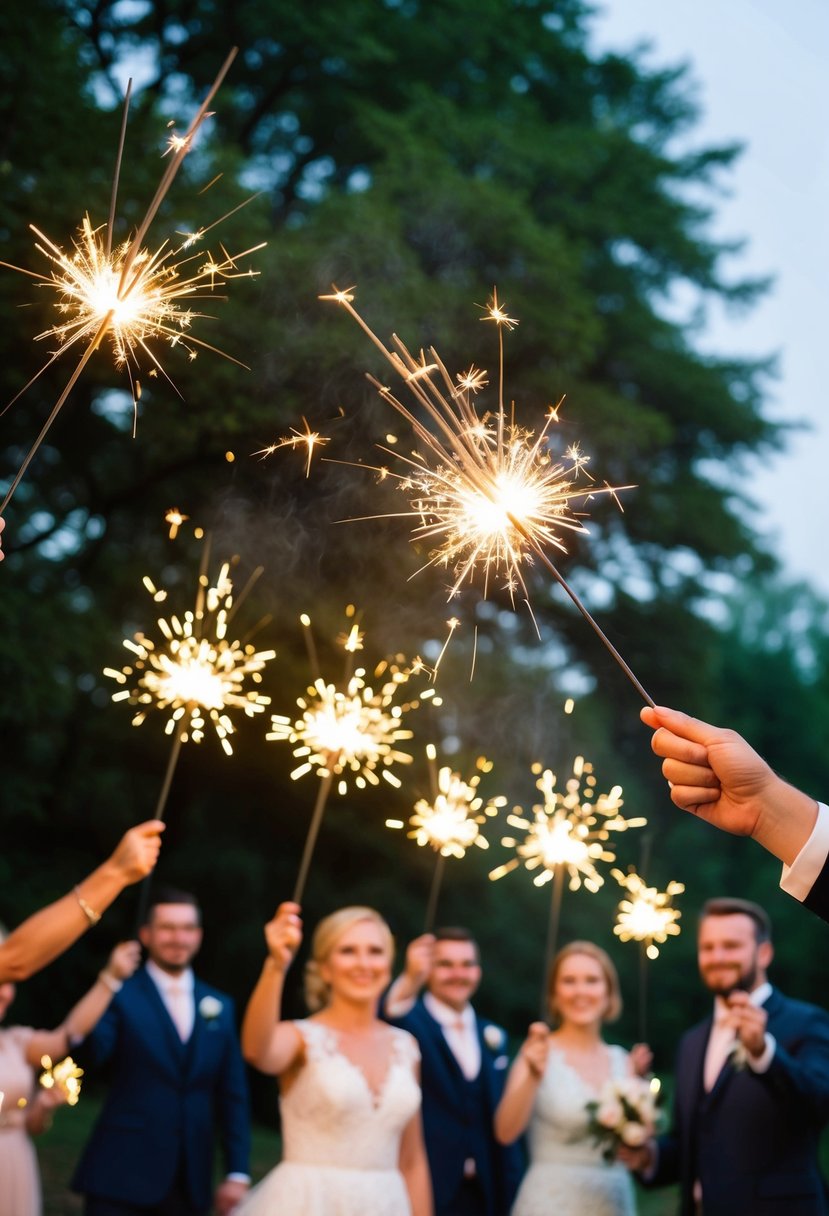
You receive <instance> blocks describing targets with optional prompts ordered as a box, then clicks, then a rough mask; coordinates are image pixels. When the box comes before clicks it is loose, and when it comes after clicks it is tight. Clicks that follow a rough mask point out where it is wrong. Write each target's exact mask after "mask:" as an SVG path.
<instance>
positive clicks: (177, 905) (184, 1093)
mask: <svg viewBox="0 0 829 1216" xmlns="http://www.w3.org/2000/svg"><path fill="white" fill-rule="evenodd" d="M139 937H140V939H141V943H142V945H143V946H144V947H145V949H146V951H147V956H148V957H147V963H146V966H144V967H143V968H141V969H140V970H139V971H138V972H136V974H135V975H134V976H133V977H132V978H131V979H129V980H127V981H126V982H125V983H124V985H123V987H122V988H121V990H120V991H118V992H117V993H116V995H115V997H114V999H113V1001H112V1003H111V1005H110V1007H109V1009H108V1011H107V1013H106V1014H105V1015H104V1017H103V1018H102V1019H101V1021H100V1022H99V1023H98V1025H97V1027H96V1028H95V1030H94V1031H93V1032H92V1034H91V1035H90V1036H89V1038H88V1039H87V1040H86V1042H85V1044H84V1046H83V1048H82V1049H81V1052H80V1053H78V1054H79V1056H80V1058H81V1059H82V1061H83V1062H84V1063H86V1062H87V1061H88V1062H89V1063H91V1064H108V1065H109V1067H110V1072H111V1081H110V1088H109V1093H108V1096H107V1098H106V1101H105V1103H104V1107H103V1110H102V1111H101V1114H100V1117H99V1119H98V1122H97V1123H96V1125H95V1128H94V1129H93V1132H92V1135H91V1137H90V1139H89V1142H88V1144H87V1146H86V1149H85V1151H84V1153H83V1155H82V1157H81V1160H80V1163H79V1165H78V1168H77V1170H76V1172H75V1177H74V1179H73V1182H72V1185H73V1188H74V1190H76V1191H78V1192H80V1193H81V1194H83V1195H85V1196H86V1212H87V1216H202V1213H206V1212H207V1211H208V1210H209V1209H210V1207H211V1203H215V1207H216V1210H217V1211H218V1212H219V1216H226V1214H227V1213H229V1212H230V1211H231V1210H232V1209H233V1208H234V1207H235V1205H236V1204H237V1203H238V1202H239V1200H240V1199H241V1198H242V1196H243V1195H244V1193H245V1191H246V1190H247V1187H248V1185H249V1182H250V1178H249V1176H248V1155H249V1150H250V1120H249V1113H248V1093H247V1080H246V1076H245V1068H244V1064H243V1061H242V1056H241V1052H240V1049H239V1042H238V1037H237V1032H236V1023H235V1019H234V1011H233V1002H232V1001H231V999H230V998H229V997H228V996H226V995H225V994H224V993H223V992H219V991H217V990H216V989H215V988H211V987H209V986H208V985H207V984H205V983H203V982H202V981H201V980H199V979H197V978H196V977H195V976H194V975H193V972H192V970H191V966H190V964H191V962H192V960H193V958H194V957H195V955H196V952H197V951H198V949H199V946H200V945H201V941H202V929H201V917H200V914H199V908H198V904H197V902H196V900H195V898H194V897H193V896H191V895H188V894H186V893H184V892H180V891H173V890H166V891H165V890H160V889H159V890H157V891H156V892H155V893H154V895H153V898H152V901H151V906H150V907H149V909H148V912H147V919H146V923H145V924H144V925H143V926H142V927H141V929H140V930H139ZM217 1125H218V1126H219V1127H220V1128H221V1137H222V1142H223V1148H224V1156H225V1164H226V1169H227V1175H226V1177H225V1179H224V1181H223V1182H222V1183H221V1184H220V1185H219V1187H218V1189H217V1191H216V1194H215V1196H214V1195H213V1193H212V1192H213V1147H214V1138H215V1129H216V1126H217Z"/></svg>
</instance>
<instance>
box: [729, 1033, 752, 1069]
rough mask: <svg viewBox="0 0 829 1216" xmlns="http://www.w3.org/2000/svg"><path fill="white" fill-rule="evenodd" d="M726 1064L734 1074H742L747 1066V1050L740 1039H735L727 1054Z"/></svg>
mask: <svg viewBox="0 0 829 1216" xmlns="http://www.w3.org/2000/svg"><path fill="white" fill-rule="evenodd" d="M728 1063H729V1064H730V1065H731V1067H732V1068H733V1069H734V1071H735V1072H742V1071H743V1069H744V1068H746V1067H747V1066H748V1048H747V1047H746V1045H745V1043H744V1042H743V1041H742V1039H735V1040H734V1042H733V1044H732V1046H731V1050H730V1051H729V1053H728Z"/></svg>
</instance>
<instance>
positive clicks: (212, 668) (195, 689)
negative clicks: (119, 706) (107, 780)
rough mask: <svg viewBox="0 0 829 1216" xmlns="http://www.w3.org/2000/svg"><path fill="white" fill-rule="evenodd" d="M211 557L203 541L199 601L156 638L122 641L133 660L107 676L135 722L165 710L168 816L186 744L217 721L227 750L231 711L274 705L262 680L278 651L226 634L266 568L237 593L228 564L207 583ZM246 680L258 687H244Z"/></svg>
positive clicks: (161, 623)
mask: <svg viewBox="0 0 829 1216" xmlns="http://www.w3.org/2000/svg"><path fill="white" fill-rule="evenodd" d="M209 555H210V545H209V543H207V542H206V543H205V546H204V549H203V554H202V564H201V569H200V571H199V578H198V588H197V592H196V602H195V605H194V607H193V608H192V609H189V610H188V611H186V612H184V613H183V614H177V613H172V614H170V615H169V616H166V617H159V618H158V622H157V624H158V629H159V633H160V637H158V638H157V639H156V640H155V641H154V640H153V639H152V638H150V637H148V636H147V635H146V634H145V633H137V634H135V636H134V638H125V639H124V646H125V647H126V648H127V650H129V651H130V652H131V654H132V655H133V656H134V657H133V659H132V660H131V662H130V663H129V664H127V665H126V666H125V667H122V668H121V669H120V670H119V669H116V668H112V667H107V668H105V669H104V675H106V676H109V677H110V678H111V679H113V680H115V681H116V682H117V683H118V684H119V685H121V688H120V689H119V691H118V692H115V693H113V696H112V699H113V701H126V702H127V703H128V704H130V705H133V706H135V714H134V715H133V719H132V724H133V726H140V725H141V724H142V723H143V722H144V721H145V720H146V718H147V716H148V714H150V713H151V712H152V711H153V710H158V711H160V712H161V713H166V714H167V715H168V717H167V723H166V726H165V733H166V734H168V735H172V736H173V740H174V742H173V751H172V753H171V757H170V762H169V764H168V768H167V775H166V777H165V780H164V784H163V787H162V792H161V796H160V798H159V803H158V806H157V807H156V818H160V817H161V815H162V814H163V809H164V804H165V802H166V800H167V794H168V792H169V788H170V782H171V781H172V775H173V770H174V768H175V764H176V761H177V759H178V753H179V750H180V747H181V745H182V743H185V742H188V741H192V742H193V743H201V741H202V739H203V738H204V736H205V732H206V731H207V730H208V729H209V728H210V727H212V728H213V731H214V732H215V734H216V736H217V737H218V739H219V742H220V743H221V746H222V748H223V749H224V751H225V752H226V753H227V755H230V754H231V753H232V751H233V748H232V745H231V743H230V738H229V736H230V735H232V734H233V733H234V731H235V727H234V724H233V721H232V719H231V717H230V713H231V711H233V710H240V711H241V712H243V713H244V714H245V715H246V716H247V717H253V716H254V715H256V714H260V713H262V712H264V710H265V707H266V706H268V705H269V704H270V697H267V696H264V695H263V693H262V692H261V691H260V690H259V688H258V687H257V686H258V685H259V684H260V683H261V681H262V670H263V668H264V666H265V664H266V663H267V662H268V661H269V660H270V659H272V658H274V657H275V653H276V652H275V651H273V650H256V648H255V647H254V646H253V645H252V643H251V642H250V641H249V640H248V638H245V637H237V638H234V637H233V635H232V634H231V633H230V632H229V630H230V627H231V624H232V622H233V620H234V617H235V615H236V612H237V611H238V609H239V607H240V606H241V604H242V603H243V602H244V599H245V597H246V596H247V594H248V592H249V591H250V589H251V587H252V586H253V584H254V582H255V581H256V579H257V578H258V577H259V575H260V574H261V573H262V567H259V568H258V569H257V570H255V571H254V573H253V575H252V576H251V578H250V579H249V581H248V583H247V584H246V586H245V587H244V588H243V590H242V592H241V594H240V595H239V596H238V597H234V594H233V582H232V580H231V578H230V562H224V563H223V564H222V566H221V568H220V570H219V573H218V576H217V578H216V580H215V583H213V585H210V582H209V579H208V576H207V565H208V561H209ZM144 586H145V587H146V588H147V590H148V591H149V593H150V595H151V596H152V597H153V600H154V602H155V603H162V602H163V601H164V600H165V599H166V598H167V592H166V591H164V590H159V589H158V588H157V587H156V586H155V584H154V583H153V581H152V580H151V579H150V578H148V577H145V578H144ZM260 623H263V622H260ZM247 681H250V683H251V684H253V685H254V687H252V688H248V687H246V682H247Z"/></svg>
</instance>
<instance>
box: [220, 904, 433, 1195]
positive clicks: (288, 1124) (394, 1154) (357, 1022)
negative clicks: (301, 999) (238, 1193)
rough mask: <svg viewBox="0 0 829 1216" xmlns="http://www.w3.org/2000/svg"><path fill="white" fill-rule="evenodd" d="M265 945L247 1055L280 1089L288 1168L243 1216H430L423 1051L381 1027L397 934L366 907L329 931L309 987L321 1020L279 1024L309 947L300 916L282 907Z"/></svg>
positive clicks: (344, 913) (267, 1182) (248, 1016)
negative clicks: (294, 970) (297, 958)
mask: <svg viewBox="0 0 829 1216" xmlns="http://www.w3.org/2000/svg"><path fill="white" fill-rule="evenodd" d="M265 940H266V942H267V946H268V957H267V959H266V960H265V965H264V967H263V968H262V974H261V976H260V978H259V982H258V983H257V985H256V988H255V989H254V992H253V995H252V996H251V998H250V1001H249V1002H248V1007H247V1010H246V1011H245V1017H244V1022H243V1025H242V1051H243V1053H244V1055H245V1058H246V1059H247V1060H248V1062H249V1063H251V1064H253V1065H255V1066H256V1067H257V1068H258V1069H260V1070H261V1071H262V1072H265V1073H269V1074H271V1075H273V1076H277V1077H279V1084H280V1094H281V1098H280V1105H281V1111H282V1129H283V1137H284V1143H283V1159H282V1162H281V1164H280V1165H278V1166H277V1167H276V1169H274V1170H272V1171H271V1173H270V1174H268V1175H267V1176H266V1177H265V1178H264V1179H263V1181H262V1182H261V1183H260V1184H259V1185H258V1186H257V1187H256V1188H255V1189H254V1190H253V1191H252V1192H251V1193H250V1195H249V1196H248V1198H247V1199H246V1200H245V1201H244V1202H243V1204H242V1206H241V1207H240V1208H239V1209H237V1213H238V1216H242V1214H243V1216H431V1213H432V1198H431V1187H430V1183H429V1173H428V1167H427V1164H426V1154H425V1151H424V1148H423V1137H422V1133H421V1127H420V1086H419V1082H418V1067H419V1053H418V1048H417V1044H416V1043H415V1040H414V1039H413V1038H412V1036H411V1035H410V1034H407V1033H406V1032H405V1031H402V1030H397V1029H395V1028H393V1027H391V1026H388V1025H387V1024H386V1023H385V1022H382V1021H380V1019H379V1018H378V1017H377V1006H378V1002H379V1000H380V996H381V994H382V993H383V992H384V990H385V989H386V988H387V986H388V984H389V981H390V979H391V963H392V937H391V932H390V930H389V927H388V925H387V924H386V922H385V921H384V920H383V918H382V917H381V916H380V915H379V914H378V913H377V912H375V911H373V909H371V908H362V907H352V908H341V909H340V910H339V911H338V912H334V913H332V915H331V916H328V917H326V918H325V920H323V921H321V922H320V924H319V925H318V926H317V930H316V932H315V934H314V938H313V943H312V951H311V953H312V960H311V962H310V963H309V964H308V967H307V971H306V984H305V992H306V1000H307V1003H308V1006H309V1008H310V1009H311V1010H312V1011H314V1012H313V1013H312V1016H311V1017H309V1018H306V1019H303V1020H301V1021H282V1020H281V1003H282V989H283V984H284V980H285V973H286V972H287V970H288V967H289V966H290V965H291V962H292V960H293V958H294V955H295V954H296V951H297V949H298V948H299V945H300V942H301V940H302V922H301V920H300V908H299V905H298V904H294V903H284V904H282V905H280V907H279V909H278V910H277V913H276V916H275V917H274V919H273V920H272V921H270V922H269V924H267V925H266V926H265Z"/></svg>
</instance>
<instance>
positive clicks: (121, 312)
mask: <svg viewBox="0 0 829 1216" xmlns="http://www.w3.org/2000/svg"><path fill="white" fill-rule="evenodd" d="M235 54H236V51H235V50H234V51H232V52H231V54H230V55H229V56H228V58H227V59H226V60H225V63H224V65H223V67H222V69H221V71H220V72H219V75H218V76H217V77H216V80H215V81H214V82H213V85H212V86H211V88H210V90H209V92H208V95H207V97H206V98H205V100H204V102H203V103H202V105H201V106H200V107H199V110H198V111H197V113H196V115H195V117H194V119H193V121H192V122H191V124H190V126H189V128H188V130H187V131H186V133H185V134H184V135H177V134H175V133H174V134H172V135H171V136H170V137H169V141H168V147H167V152H166V153H165V155H167V154H169V157H170V159H169V161H168V163H167V166H166V169H165V171H164V173H163V174H162V177H161V180H160V182H159V185H158V188H157V189H156V192H155V195H154V196H153V199H152V201H151V203H150V205H149V207H148V209H147V211H146V213H145V215H144V218H143V219H142V221H141V223H140V224H139V226H138V228H137V230H136V232H135V234H134V235H133V237H132V238H131V239H130V240H128V241H126V242H124V243H123V244H122V245H120V246H118V247H117V248H116V249H115V250H114V251H113V249H112V234H113V229H114V220H115V205H116V196H117V185H118V171H117V170H116V175H115V180H114V181H113V190H112V203H111V209H110V216H109V221H108V223H107V224H105V225H102V226H99V227H96V226H95V225H93V223H92V221H91V220H90V219H89V216H88V215H87V216H85V217H84V219H83V221H82V223H81V225H80V229H79V232H78V235H77V236H76V237H75V239H74V241H73V249H72V250H71V251H70V252H64V250H63V249H62V248H61V247H60V246H59V245H57V244H56V243H55V242H54V241H52V240H50V238H49V237H47V236H46V235H45V234H44V233H43V232H41V231H40V230H39V229H38V228H36V227H35V226H34V225H30V227H31V229H32V231H33V232H34V234H35V237H36V238H37V239H36V242H35V248H36V249H37V250H38V252H39V253H41V254H43V256H44V257H45V258H46V259H47V261H48V262H49V264H50V265H49V269H48V272H47V273H38V272H36V271H32V270H26V269H24V268H22V267H19V266H11V265H10V263H8V262H0V265H3V266H8V267H9V268H10V269H12V270H17V271H19V272H20V273H22V274H25V275H27V276H29V277H30V278H32V279H34V280H35V281H36V282H37V283H38V285H40V286H43V287H46V288H48V289H49V290H50V291H51V292H53V293H54V295H55V297H56V300H55V307H56V309H57V312H58V315H59V320H58V321H57V323H56V324H54V325H53V326H51V327H50V328H48V329H47V330H45V331H44V332H43V333H41V334H38V335H37V339H38V340H40V339H45V338H50V339H53V340H54V341H55V342H56V343H57V348H56V349H55V350H54V351H53V352H52V354H51V355H50V356H49V358H48V359H47V361H46V363H45V364H44V366H43V367H42V368H41V369H40V371H38V372H37V373H36V374H35V375H34V376H33V377H32V379H31V380H30V381H29V382H28V384H26V385H25V386H24V387H23V389H21V391H20V392H19V393H18V394H17V396H16V397H15V398H14V399H13V400H15V401H16V400H17V399H18V398H19V397H20V396H21V395H22V394H23V393H25V392H26V390H27V389H28V388H29V387H30V386H31V385H32V384H33V383H34V381H35V380H37V379H38V378H39V377H40V376H41V375H42V374H43V372H44V371H46V369H47V368H49V367H51V366H52V364H54V363H55V362H57V360H58V359H60V358H61V357H62V356H63V355H65V354H67V352H70V351H79V352H80V357H79V359H78V362H77V364H76V365H75V368H74V370H73V371H72V373H71V375H70V377H69V380H68V382H67V384H66V386H65V388H64V390H63V392H62V393H61V394H60V396H59V398H58V400H57V402H56V403H55V405H54V406H53V408H52V411H51V413H50V415H49V417H48V418H47V420H46V422H45V424H44V426H43V427H42V429H41V431H40V434H39V435H38V437H37V439H36V440H35V442H34V444H33V446H32V447H31V449H30V450H29V453H28V455H27V456H26V458H25V460H24V462H23V464H22V465H21V467H20V469H19V470H18V472H17V474H16V476H15V478H14V480H13V481H12V484H11V486H10V488H9V490H8V491H7V493H6V496H5V498H4V500H3V503H2V506H0V513H1V512H2V511H3V510H4V508H5V507H6V506H7V505H8V503H9V500H10V499H11V497H12V495H13V494H14V492H15V490H16V489H17V486H18V485H19V484H20V481H21V479H22V477H23V475H24V473H25V471H26V469H27V468H28V466H29V463H30V462H31V460H32V458H33V456H34V454H35V452H36V451H37V449H38V448H39V446H40V444H41V443H42V442H43V439H44V438H45V436H46V434H47V432H48V430H49V428H50V427H51V425H52V423H53V422H54V420H55V418H56V417H57V415H58V413H59V411H60V409H61V408H62V406H63V405H64V403H65V402H66V400H67V398H68V396H69V394H70V392H71V390H72V388H73V387H74V385H75V383H76V382H77V380H78V378H79V377H80V374H81V372H82V371H83V369H84V367H85V366H86V364H87V363H88V362H89V360H90V358H91V356H92V355H93V353H94V352H95V351H96V350H97V349H98V348H99V347H100V346H101V344H102V343H103V341H104V339H105V338H106V339H108V340H109V343H110V345H111V347H112V353H113V357H114V362H115V366H116V368H117V369H119V370H120V369H122V368H126V369H127V372H128V375H129V379H130V384H131V388H132V394H133V400H134V401H135V402H136V403H137V401H138V400H139V398H140V395H141V383H140V379H139V374H140V372H141V365H142V360H144V361H146V364H147V366H148V368H149V375H151V376H153V375H156V374H157V373H158V372H161V373H162V374H163V375H165V376H166V372H165V371H164V369H163V367H162V365H161V362H160V359H159V355H158V354H157V353H156V351H155V349H154V348H153V347H152V346H151V345H150V344H151V343H153V342H157V341H162V342H166V343H168V344H169V345H170V346H181V347H182V348H183V349H184V350H185V351H186V352H187V354H188V357H189V358H190V359H194V358H195V357H196V353H197V350H199V349H204V350H212V351H214V352H216V353H217V354H221V355H224V357H225V358H228V359H231V361H232V362H234V363H239V360H237V359H233V358H232V357H231V356H230V355H226V354H225V353H224V352H223V351H220V350H218V348H217V347H215V346H212V345H210V344H209V343H207V342H203V341H201V340H200V339H199V338H196V337H194V336H193V334H192V333H191V332H190V327H191V325H192V323H193V321H194V320H195V319H197V318H201V317H203V316H205V315H206V314H204V313H201V312H195V311H193V309H192V307H191V305H192V303H193V302H194V301H195V300H198V299H203V298H205V297H207V296H210V297H214V295H215V290H216V288H217V287H221V286H224V284H226V283H227V282H228V281H229V280H231V279H235V278H240V277H249V276H251V275H253V274H254V273H255V272H254V271H250V270H248V271H240V270H239V269H238V267H237V263H238V262H239V261H240V260H241V259H242V258H244V257H247V256H248V255H249V254H251V253H254V252H255V251H256V250H258V249H261V248H263V245H261V244H260V245H256V246H254V247H253V248H251V249H247V250H245V251H244V252H243V253H238V254H235V255H231V254H229V253H228V252H227V250H226V249H224V248H223V247H222V248H221V256H213V255H211V254H207V255H206V257H205V258H204V260H202V259H201V258H200V256H199V255H197V254H195V253H191V254H189V255H188V256H186V257H182V256H181V255H182V254H184V253H186V252H187V250H188V249H189V248H190V247H191V246H192V244H193V242H194V241H195V240H197V239H201V238H202V237H203V236H204V235H205V234H206V233H207V232H208V231H209V229H210V228H213V227H215V225H216V224H217V223H219V222H221V221H219V220H216V221H215V222H214V223H212V224H210V225H208V226H207V227H205V228H201V229H199V230H198V231H197V232H194V233H188V234H186V236H185V239H184V241H183V242H182V243H181V244H180V245H179V246H178V247H177V248H174V247H173V246H172V244H168V242H164V243H163V244H161V245H160V246H159V247H158V248H157V249H156V250H155V252H152V253H151V252H150V251H149V250H148V249H147V248H146V247H145V245H144V241H145V237H146V234H147V231H148V229H149V227H150V225H151V223H152V221H153V219H154V218H155V215H156V213H157V212H158V209H159V207H160V206H161V203H162V202H163V200H164V198H165V197H166V195H167V193H168V191H169V189H170V187H171V185H172V183H173V180H174V178H175V176H176V174H177V172H178V170H179V168H180V166H181V164H182V161H183V159H184V157H185V156H186V155H187V153H188V152H189V151H190V149H191V148H192V146H193V140H194V137H195V135H196V132H197V131H198V129H199V128H200V127H201V125H202V123H203V122H204V120H205V118H206V117H207V116H208V113H209V112H208V109H207V107H208V104H209V102H210V100H211V99H212V97H213V96H214V94H215V93H216V91H217V89H218V88H219V86H220V84H221V82H222V80H223V79H224V76H225V74H226V72H227V70H228V68H229V67H230V64H231V63H232V61H233V58H234V57H235ZM128 105H129V92H128V94H127V99H126V102H125V110H124V124H123V127H122V136H121V139H122V143H121V146H120V147H119V152H118V161H119V164H120V158H121V153H122V150H123V138H124V133H125V128H126V114H127V107H128ZM222 218H227V217H222ZM240 366H244V364H240ZM168 379H169V377H168ZM10 404H11V403H10Z"/></svg>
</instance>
